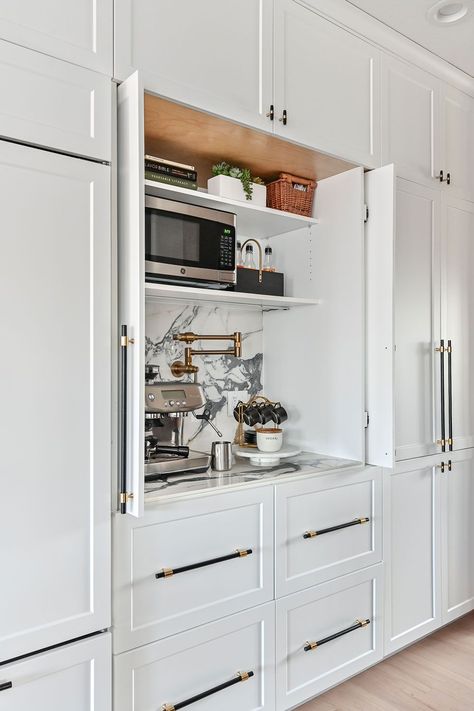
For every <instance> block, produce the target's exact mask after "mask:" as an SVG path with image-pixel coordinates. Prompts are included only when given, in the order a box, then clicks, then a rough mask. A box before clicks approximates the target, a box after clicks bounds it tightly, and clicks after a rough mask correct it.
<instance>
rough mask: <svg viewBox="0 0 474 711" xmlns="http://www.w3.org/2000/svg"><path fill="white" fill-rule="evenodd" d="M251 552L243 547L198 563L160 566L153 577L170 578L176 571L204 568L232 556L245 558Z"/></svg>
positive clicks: (230, 558) (184, 571) (176, 573)
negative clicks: (174, 566)
mask: <svg viewBox="0 0 474 711" xmlns="http://www.w3.org/2000/svg"><path fill="white" fill-rule="evenodd" d="M252 553H253V551H252V549H251V548H243V549H242V550H237V551H234V552H233V553H229V554H228V555H221V556H219V558H210V559H209V560H203V561H200V562H199V563H190V565H182V566H181V567H180V568H162V570H160V572H159V573H155V578H157V579H158V580H159V579H160V578H170V577H171V576H172V575H178V573H186V572H187V571H188V570H196V568H205V567H206V566H208V565H215V564H216V563H223V562H224V561H225V560H232V559H233V558H246V557H247V556H248V555H252Z"/></svg>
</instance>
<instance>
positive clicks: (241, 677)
mask: <svg viewBox="0 0 474 711" xmlns="http://www.w3.org/2000/svg"><path fill="white" fill-rule="evenodd" d="M251 676H253V671H249V672H237V676H236V677H234V678H233V679H231V680H230V681H225V682H224V683H223V684H219V685H218V686H214V687H213V688H212V689H209V690H208V691H203V692H202V693H201V694H196V696H191V698H190V699H186V701H180V702H179V703H177V704H163V706H162V707H161V710H162V711H179V709H184V707H185V706H190V705H191V704H195V703H196V701H201V699H205V698H206V697H207V696H212V694H217V692H218V691H223V690H224V689H228V688H229V686H234V684H239V683H240V682H241V681H247V679H250V677H251Z"/></svg>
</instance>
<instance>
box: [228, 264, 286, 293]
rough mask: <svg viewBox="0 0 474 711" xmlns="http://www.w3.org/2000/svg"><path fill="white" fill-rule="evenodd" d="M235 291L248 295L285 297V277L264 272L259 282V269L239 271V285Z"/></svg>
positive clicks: (236, 285) (237, 284) (275, 273)
mask: <svg viewBox="0 0 474 711" xmlns="http://www.w3.org/2000/svg"><path fill="white" fill-rule="evenodd" d="M234 291H242V292H245V293H246V294H268V295H269V296H284V294H285V287H284V276H283V274H282V273H281V272H262V281H261V282H259V281H258V269H242V268H240V269H239V268H238V269H237V283H236V284H235V286H234Z"/></svg>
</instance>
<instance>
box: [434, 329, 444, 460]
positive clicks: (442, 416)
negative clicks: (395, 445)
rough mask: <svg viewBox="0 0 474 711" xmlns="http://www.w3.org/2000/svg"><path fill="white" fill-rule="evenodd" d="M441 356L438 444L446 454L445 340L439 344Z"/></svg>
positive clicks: (438, 349)
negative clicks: (439, 435)
mask: <svg viewBox="0 0 474 711" xmlns="http://www.w3.org/2000/svg"><path fill="white" fill-rule="evenodd" d="M436 350H437V351H438V353H439V354H440V357H441V360H440V363H439V372H440V375H441V393H440V409H441V439H439V440H438V441H437V444H440V445H441V451H442V452H446V420H445V406H446V403H445V397H444V351H445V350H446V349H445V347H444V339H442V340H441V341H440V342H439V348H436Z"/></svg>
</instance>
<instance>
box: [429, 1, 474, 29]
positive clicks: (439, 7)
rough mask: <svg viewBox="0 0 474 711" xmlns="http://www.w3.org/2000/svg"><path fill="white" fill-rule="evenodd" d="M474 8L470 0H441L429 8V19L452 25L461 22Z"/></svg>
mask: <svg viewBox="0 0 474 711" xmlns="http://www.w3.org/2000/svg"><path fill="white" fill-rule="evenodd" d="M472 9H473V6H472V2H471V1H470V0H464V1H463V2H452V0H441V2H437V3H436V4H435V5H433V7H431V8H430V9H429V10H428V19H429V20H431V22H434V23H435V24H437V25H452V24H454V23H455V22H459V21H460V20H463V19H464V18H465V17H467V15H468V14H471V12H472Z"/></svg>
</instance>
